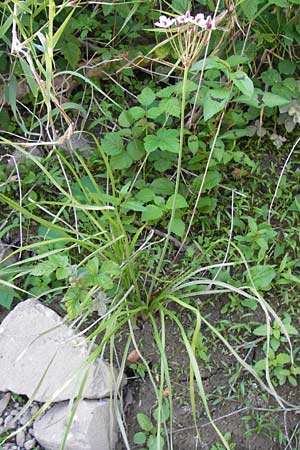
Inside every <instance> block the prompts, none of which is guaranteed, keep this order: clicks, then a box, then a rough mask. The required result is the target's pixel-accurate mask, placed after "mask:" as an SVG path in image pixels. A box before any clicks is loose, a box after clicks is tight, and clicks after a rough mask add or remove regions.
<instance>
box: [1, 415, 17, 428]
mask: <svg viewBox="0 0 300 450" xmlns="http://www.w3.org/2000/svg"><path fill="white" fill-rule="evenodd" d="M15 424H16V422H15V421H14V418H13V416H11V415H8V416H6V417H5V420H4V428H6V429H8V430H9V429H10V428H14V427H15Z"/></svg>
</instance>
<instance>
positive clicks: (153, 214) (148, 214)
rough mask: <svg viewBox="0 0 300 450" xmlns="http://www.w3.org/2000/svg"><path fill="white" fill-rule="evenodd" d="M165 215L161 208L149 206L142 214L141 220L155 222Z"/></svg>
mask: <svg viewBox="0 0 300 450" xmlns="http://www.w3.org/2000/svg"><path fill="white" fill-rule="evenodd" d="M162 215H163V211H162V209H161V208H159V207H158V206H155V205H147V206H146V207H145V210H144V211H143V213H142V217H141V220H142V221H143V222H150V221H153V220H158V219H160V218H161V216H162Z"/></svg>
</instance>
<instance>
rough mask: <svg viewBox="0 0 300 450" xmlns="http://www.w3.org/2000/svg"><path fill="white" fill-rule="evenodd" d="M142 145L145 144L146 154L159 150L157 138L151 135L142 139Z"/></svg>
mask: <svg viewBox="0 0 300 450" xmlns="http://www.w3.org/2000/svg"><path fill="white" fill-rule="evenodd" d="M144 143H145V150H146V152H147V153H151V152H154V151H155V150H157V149H158V148H159V139H158V137H157V136H155V135H153V134H151V135H149V136H146V137H145V139H144Z"/></svg>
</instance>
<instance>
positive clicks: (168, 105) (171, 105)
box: [159, 97, 181, 118]
mask: <svg viewBox="0 0 300 450" xmlns="http://www.w3.org/2000/svg"><path fill="white" fill-rule="evenodd" d="M159 109H160V111H161V113H163V112H165V113H166V114H169V115H170V116H173V117H178V118H179V117H180V112H181V111H180V103H179V100H178V98H175V97H170V98H163V99H162V100H161V101H160V102H159Z"/></svg>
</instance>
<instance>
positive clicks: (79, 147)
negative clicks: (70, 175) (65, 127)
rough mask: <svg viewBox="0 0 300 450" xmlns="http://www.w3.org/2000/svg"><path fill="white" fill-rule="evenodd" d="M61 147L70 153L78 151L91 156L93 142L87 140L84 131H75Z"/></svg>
mask: <svg viewBox="0 0 300 450" xmlns="http://www.w3.org/2000/svg"><path fill="white" fill-rule="evenodd" d="M58 147H59V148H61V149H63V150H65V151H66V152H68V153H74V151H75V152H78V153H81V154H82V155H84V156H89V155H91V154H92V153H93V152H92V151H91V143H90V141H88V140H87V138H86V137H85V135H84V134H83V133H73V134H72V135H71V136H70V137H68V138H66V139H65V140H64V141H63V142H62V143H61V144H60V146H58Z"/></svg>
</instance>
